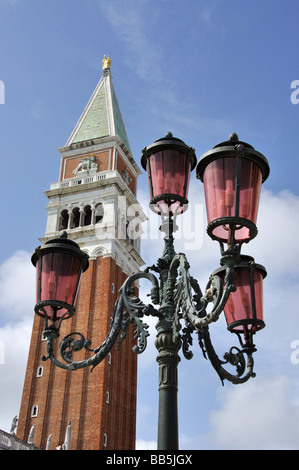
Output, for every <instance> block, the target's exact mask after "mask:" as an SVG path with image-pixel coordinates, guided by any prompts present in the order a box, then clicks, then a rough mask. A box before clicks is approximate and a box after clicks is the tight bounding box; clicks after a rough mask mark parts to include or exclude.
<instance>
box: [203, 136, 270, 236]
mask: <svg viewBox="0 0 299 470" xmlns="http://www.w3.org/2000/svg"><path fill="white" fill-rule="evenodd" d="M269 172H270V169H269V164H268V162H267V159H266V158H265V157H264V155H262V154H261V153H259V152H257V151H256V150H255V149H254V148H253V147H252V146H251V145H249V144H247V143H245V142H239V140H238V136H237V135H236V134H235V133H234V134H232V135H231V136H230V139H229V140H228V141H227V142H222V143H221V144H218V145H216V146H215V147H214V148H213V149H212V150H210V151H209V152H207V153H205V154H204V155H203V156H202V157H201V158H200V160H199V162H198V165H197V177H198V178H199V179H201V180H202V181H203V184H204V191H205V199H206V208H207V217H208V234H209V235H210V236H211V237H212V238H213V239H216V240H218V241H220V242H224V243H228V244H231V243H232V242H236V243H243V242H248V241H249V240H251V239H252V238H254V237H255V236H256V234H257V229H256V220H257V213H258V204H259V197H260V191H261V185H262V183H263V182H264V181H265V180H266V178H267V177H268V176H269Z"/></svg>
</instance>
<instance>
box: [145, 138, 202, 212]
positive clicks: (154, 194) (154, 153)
mask: <svg viewBox="0 0 299 470" xmlns="http://www.w3.org/2000/svg"><path fill="white" fill-rule="evenodd" d="M141 164H142V166H143V168H144V169H145V170H146V172H147V176H148V184H149V191H150V198H151V200H150V207H151V209H152V210H153V211H154V212H156V213H157V214H163V215H166V216H168V215H173V214H175V215H177V214H181V213H182V212H183V211H184V209H185V208H186V207H187V204H188V199H187V196H188V189H189V179H190V172H191V171H192V170H193V169H194V168H195V165H196V156H195V151H194V149H193V148H191V147H188V146H187V145H186V144H185V143H184V142H183V141H182V140H180V139H177V138H175V137H173V136H172V134H171V133H170V132H168V133H167V134H166V136H165V137H163V138H161V139H158V140H156V141H155V142H154V143H153V144H151V145H149V146H148V147H146V148H145V149H143V151H142V158H141Z"/></svg>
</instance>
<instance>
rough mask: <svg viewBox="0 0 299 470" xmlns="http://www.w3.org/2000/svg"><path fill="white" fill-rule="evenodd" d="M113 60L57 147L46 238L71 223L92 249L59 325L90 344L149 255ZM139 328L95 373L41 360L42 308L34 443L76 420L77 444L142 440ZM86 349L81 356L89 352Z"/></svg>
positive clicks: (72, 441)
mask: <svg viewBox="0 0 299 470" xmlns="http://www.w3.org/2000/svg"><path fill="white" fill-rule="evenodd" d="M110 66H111V60H110V58H109V57H108V58H106V57H105V56H104V60H103V72H102V76H101V78H100V81H99V83H98V85H97V86H96V88H95V90H94V93H93V94H92V96H91V98H90V100H89V102H88V104H87V106H86V107H85V109H84V111H83V113H82V115H81V117H80V119H79V121H78V123H77V124H76V126H75V128H74V130H73V132H72V133H71V135H70V137H69V139H68V141H67V143H66V145H65V146H64V147H62V148H59V149H58V150H59V152H60V155H61V163H60V171H59V180H58V182H56V183H53V184H51V186H50V189H49V190H48V191H45V195H46V196H47V198H48V200H49V203H48V207H47V210H48V219H47V227H46V233H45V236H44V238H43V239H42V241H43V242H45V241H47V240H49V239H51V238H57V236H59V235H60V233H61V231H64V230H66V231H67V233H68V238H70V239H73V240H75V241H76V243H78V244H79V245H80V248H81V249H82V250H83V251H85V252H86V253H88V255H89V269H88V270H87V271H86V272H85V273H84V274H83V276H82V280H81V285H80V290H79V294H78V298H77V302H76V312H75V315H74V316H73V317H72V318H71V319H70V320H68V321H63V324H62V326H61V333H60V335H61V337H64V336H65V335H67V334H69V333H71V332H74V331H80V332H82V333H83V334H84V336H85V338H88V339H90V340H91V341H92V345H91V347H96V346H98V345H99V344H101V343H102V342H103V340H104V339H105V337H106V335H107V333H108V331H109V327H110V320H111V315H112V313H113V307H114V304H115V301H116V299H117V295H118V290H119V288H120V287H121V285H122V284H123V282H124V280H125V279H126V277H127V276H128V275H130V274H132V273H133V272H136V271H139V269H140V266H142V265H143V264H144V263H143V260H142V259H141V257H140V254H139V253H140V239H139V237H138V235H139V223H140V222H141V221H142V220H144V219H145V216H144V214H143V212H142V209H141V207H140V206H139V205H138V202H137V199H136V187H137V177H138V175H139V174H140V173H141V171H140V169H139V167H138V166H137V164H136V162H135V160H134V158H133V156H132V153H131V149H130V144H129V141H128V137H127V134H126V130H125V126H124V123H123V120H122V116H121V113H120V109H119V105H118V101H117V98H116V94H115V90H114V87H113V82H112V75H111V71H110ZM135 216H136V217H137V218H138V220H137V223H136V217H135ZM132 219H135V220H134V222H133V220H132ZM132 328H133V327H132ZM132 328H131V329H130V330H129V331H128V334H127V339H126V341H124V342H123V344H122V346H121V348H120V349H119V350H112V351H111V354H109V355H108V356H107V357H106V358H105V359H104V360H103V362H102V363H101V364H99V365H98V366H97V367H96V368H95V369H94V370H93V371H92V373H91V371H90V369H81V370H77V371H67V370H63V369H59V368H57V367H55V366H54V365H53V364H52V363H51V362H50V361H46V362H43V361H42V359H41V357H42V356H43V355H46V341H45V340H44V338H43V329H44V324H43V319H42V318H40V317H38V316H35V318H34V324H33V330H32V337H31V344H30V350H29V356H28V364H27V369H26V376H25V382H24V388H23V396H22V402H21V407H20V413H19V421H18V430H17V436H18V437H19V438H21V439H23V440H27V439H28V435H29V433H31V435H32V433H34V444H35V446H37V447H39V448H41V449H46V448H51V449H56V448H57V447H59V446H61V445H63V443H64V442H65V434H66V429H68V436H71V437H68V445H69V447H70V449H71V450H99V449H107V450H109V449H117V450H121V449H129V450H130V449H134V448H135V427H136V383H137V357H136V355H135V354H134V353H133V352H132V347H133V345H134V331H133V329H132ZM58 342H59V341H58ZM84 354H85V356H84V357H80V358H78V359H84V358H85V357H88V352H84ZM76 359H77V358H76ZM69 423H70V424H69Z"/></svg>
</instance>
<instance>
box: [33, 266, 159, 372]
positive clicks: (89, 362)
mask: <svg viewBox="0 0 299 470" xmlns="http://www.w3.org/2000/svg"><path fill="white" fill-rule="evenodd" d="M141 278H146V279H148V280H150V281H151V283H152V291H151V297H152V301H153V303H158V301H159V284H158V280H157V279H156V277H155V276H154V275H153V274H151V273H145V272H140V273H136V274H133V275H132V276H130V277H129V278H128V279H127V280H126V281H125V282H124V284H123V285H122V287H121V288H120V291H119V297H118V299H117V301H116V304H115V309H114V314H113V319H112V321H111V326H110V330H109V333H108V335H107V337H106V339H105V340H104V342H103V343H102V344H101V345H100V346H98V347H97V348H95V349H91V348H89V346H90V345H91V341H90V340H86V339H85V338H84V336H83V335H82V333H78V332H73V333H70V334H69V335H67V336H65V337H64V338H63V339H62V341H61V343H60V345H59V353H60V356H61V358H62V359H63V360H64V361H65V362H61V361H60V360H58V359H57V358H56V357H55V354H54V348H53V340H54V339H55V338H57V337H58V336H59V333H58V330H59V327H60V325H59V327H58V328H57V327H55V326H53V325H51V326H49V327H48V328H46V329H45V331H44V335H45V336H46V337H47V339H48V342H47V356H43V358H42V359H43V360H44V361H46V360H47V359H50V360H51V361H52V362H53V363H54V364H55V365H56V366H58V367H60V368H62V369H68V370H77V369H82V368H84V367H90V366H92V369H93V368H94V367H95V366H96V365H97V364H99V363H100V362H101V361H102V360H103V359H104V358H105V357H106V356H107V354H108V353H109V352H110V351H111V349H112V347H113V346H114V344H115V343H116V340H117V338H118V337H119V341H118V346H117V348H119V347H120V345H121V343H122V341H123V339H124V338H125V337H126V332H127V329H128V326H129V324H130V323H133V324H134V325H135V326H136V329H135V331H134V338H135V339H137V344H136V345H135V346H134V347H133V351H134V352H135V353H137V354H140V353H141V352H143V351H144V350H145V348H146V344H147V340H146V338H147V336H148V335H149V333H148V331H147V329H148V325H146V324H145V323H143V322H142V321H141V317H142V316H143V315H153V316H158V317H159V316H160V314H159V312H158V311H157V310H155V309H154V307H153V306H152V305H145V304H144V303H143V302H142V301H141V300H140V299H139V298H138V297H136V296H133V292H134V290H133V289H132V284H133V283H134V282H135V281H136V280H138V279H141ZM77 337H79V339H77ZM83 348H84V349H86V350H87V351H91V352H93V353H94V355H93V356H92V357H90V358H88V359H84V360H82V361H73V360H72V354H73V352H77V351H80V350H82V349H83Z"/></svg>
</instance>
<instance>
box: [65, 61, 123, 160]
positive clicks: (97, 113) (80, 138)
mask: <svg viewBox="0 0 299 470" xmlns="http://www.w3.org/2000/svg"><path fill="white" fill-rule="evenodd" d="M110 66H111V59H110V57H109V56H108V57H107V58H106V56H104V59H103V61H102V67H103V72H102V76H101V79H100V81H99V83H98V84H97V86H96V88H95V90H94V92H93V94H92V96H91V98H90V100H89V102H88V103H87V106H86V107H85V109H84V111H83V113H82V115H81V117H80V119H79V121H78V122H77V124H76V126H75V128H74V130H73V132H72V133H71V135H70V137H69V139H68V141H67V143H66V146H69V145H71V144H75V143H78V142H84V141H88V140H93V139H98V138H101V137H109V136H115V135H118V136H119V138H120V139H121V141H122V142H123V144H124V145H125V146H126V147H127V149H128V150H129V152H131V148H130V144H129V140H128V136H127V133H126V129H125V126H124V123H123V119H122V115H121V112H120V108H119V105H118V101H117V98H116V94H115V90H114V86H113V82H112V75H111V71H110Z"/></svg>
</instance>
